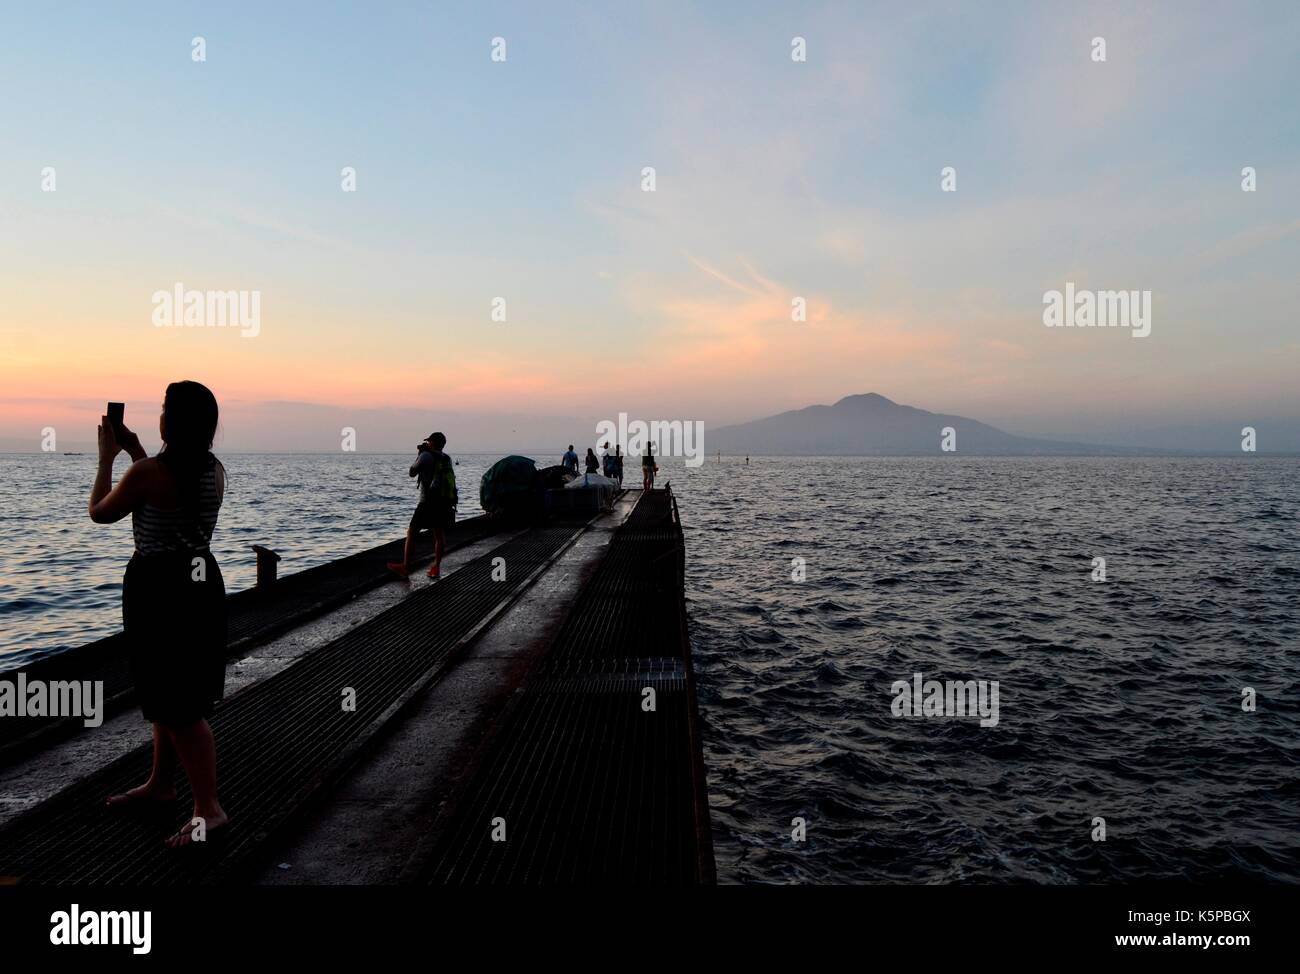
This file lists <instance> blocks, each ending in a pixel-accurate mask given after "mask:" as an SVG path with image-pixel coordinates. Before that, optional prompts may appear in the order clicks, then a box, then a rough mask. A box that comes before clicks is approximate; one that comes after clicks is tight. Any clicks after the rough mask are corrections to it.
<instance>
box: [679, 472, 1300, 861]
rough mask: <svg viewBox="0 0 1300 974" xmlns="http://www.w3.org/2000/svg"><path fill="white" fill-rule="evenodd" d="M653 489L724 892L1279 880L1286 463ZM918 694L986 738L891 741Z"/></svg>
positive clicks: (1289, 482) (1289, 600) (1295, 631)
mask: <svg viewBox="0 0 1300 974" xmlns="http://www.w3.org/2000/svg"><path fill="white" fill-rule="evenodd" d="M673 478H674V481H675V486H676V487H677V488H678V492H679V494H680V497H681V505H682V510H683V520H684V522H685V524H686V530H687V556H688V561H689V569H688V586H687V593H688V604H689V606H690V609H691V617H692V625H693V639H694V642H695V652H696V668H697V672H698V673H699V685H700V707H701V711H702V714H703V716H704V719H705V723H706V737H705V764H706V767H707V769H708V775H709V789H710V797H711V802H712V806H713V819H714V835H715V842H716V846H717V849H716V851H717V857H718V869H719V876H720V878H721V879H723V880H725V881H764V882H788V881H819V882H848V881H855V882H887V881H895V882H909V883H916V882H922V883H937V882H955V881H975V882H1001V881H1017V882H1020V881H1031V882H1048V883H1055V882H1075V883H1078V882H1128V881H1136V880H1147V879H1155V878H1185V879H1191V880H1208V879H1209V878H1211V877H1233V878H1237V879H1241V880H1245V881H1277V880H1286V881H1289V882H1296V881H1300V813H1298V811H1297V809H1298V808H1300V773H1298V772H1300V654H1298V653H1297V648H1298V647H1300V597H1298V596H1297V583H1298V582H1300V534H1298V533H1297V530H1296V529H1297V502H1298V501H1300V486H1298V484H1300V461H1297V460H1294V459H1285V460H1283V459H1269V460H1264V459H1260V460H1254V459H1252V460H1249V461H1246V460H1208V459H1205V460H1202V459H1196V460H1183V459H1177V460H1172V459H1159V460H1147V459H1122V460H1119V459H1064V460H1055V459H965V460H959V459H956V458H952V459H949V458H943V459H938V458H935V459H814V460H804V459H755V460H754V461H753V462H752V463H751V464H750V466H748V467H745V466H743V465H742V464H738V463H737V462H735V461H731V462H724V463H722V464H720V465H719V464H713V463H709V464H706V465H705V466H703V467H701V468H698V469H697V470H692V471H677V472H676V473H674V474H673ZM796 557H800V558H804V559H806V580H805V581H803V582H797V583H796V582H793V581H792V580H791V572H792V559H793V558H796ZM1094 557H1104V558H1105V559H1106V569H1107V576H1108V580H1107V581H1106V582H1092V581H1091V572H1092V559H1093V558H1094ZM917 671H920V672H923V673H924V674H925V675H926V677H927V678H931V677H934V678H938V679H975V680H990V681H991V680H997V681H999V685H1000V721H999V723H998V725H997V726H996V727H991V728H982V727H980V726H979V724H978V721H977V720H976V721H971V720H962V719H952V720H943V719H934V718H906V717H894V716H893V715H892V714H891V710H890V705H891V703H892V700H893V696H892V694H891V693H890V688H891V685H892V684H893V682H894V681H895V680H900V679H901V680H908V679H910V678H911V675H912V674H913V673H914V672H917ZM1247 686H1248V687H1253V688H1254V689H1255V690H1256V691H1257V693H1258V711H1257V712H1256V713H1253V714H1248V713H1244V712H1243V710H1242V707H1241V700H1242V696H1241V691H1242V688H1243V687H1247ZM795 817H802V818H804V819H806V821H807V829H808V839H807V842H806V843H804V844H802V845H796V844H794V843H792V842H791V841H790V832H791V824H790V823H791V819H793V818H795ZM1094 817H1101V818H1104V819H1105V825H1106V841H1105V842H1094V841H1092V834H1091V833H1092V827H1093V826H1092V821H1093V819H1094Z"/></svg>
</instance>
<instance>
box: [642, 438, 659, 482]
mask: <svg viewBox="0 0 1300 974" xmlns="http://www.w3.org/2000/svg"><path fill="white" fill-rule="evenodd" d="M658 472H659V465H658V464H656V463H655V450H654V446H653V444H651V443H646V445H645V453H643V454H642V455H641V489H642V490H654V489H655V474H656V473H658Z"/></svg>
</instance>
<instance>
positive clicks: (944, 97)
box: [0, 2, 1300, 450]
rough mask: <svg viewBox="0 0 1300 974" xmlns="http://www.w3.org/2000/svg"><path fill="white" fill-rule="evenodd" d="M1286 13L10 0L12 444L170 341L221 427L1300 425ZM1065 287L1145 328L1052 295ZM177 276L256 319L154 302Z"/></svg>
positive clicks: (1297, 256) (1295, 190) (7, 365)
mask: <svg viewBox="0 0 1300 974" xmlns="http://www.w3.org/2000/svg"><path fill="white" fill-rule="evenodd" d="M1135 7H1136V9H1134V8H1135ZM196 37H201V38H203V41H204V45H205V56H206V59H205V60H202V61H196V60H194V59H193V50H194V48H193V39H194V38H196ZM796 37H801V38H803V39H804V41H805V43H806V60H803V61H796V60H794V59H792V56H791V54H792V39H793V38H796ZM1096 37H1102V38H1104V39H1105V44H1106V59H1105V61H1097V60H1094V52H1095V50H1096V47H1095V45H1094V42H1093V39H1094V38H1096ZM494 38H503V39H504V41H505V48H504V50H505V60H493V57H492V55H493V44H494V41H493V39H494ZM1298 48H1300V5H1296V4H1295V3H1292V2H1286V3H1281V2H1279V3H1249V2H1248V3H1234V4H1222V3H1214V4H1211V3H1194V2H1184V3H1165V4H1162V3H1152V4H1142V5H1134V4H1131V3H1115V4H1106V3H1099V4H1088V5H1086V8H1085V5H1081V4H1073V3H1064V2H1062V3H1051V2H1045V3H1027V2H1025V3H1021V2H1017V3H997V2H990V3H941V2H936V3H924V2H922V3H917V4H898V3H879V4H873V3H844V4H776V3H772V4H752V3H744V4H740V3H707V4H705V3H700V4H683V3H674V2H656V3H653V4H642V3H636V4H633V3H618V4H609V5H604V4H562V3H557V4H545V5H542V4H492V3H473V4H441V3H440V4H430V3H422V4H399V3H373V4H342V3H338V4H334V3H321V2H314V3H276V4H265V3H243V2H232V3H226V4H221V5H215V4H199V3H183V2H179V3H178V2H168V3H132V4H123V5H104V4H99V3H52V4H39V5H38V4H5V5H3V6H0V84H3V90H4V91H5V92H6V93H7V95H6V97H5V98H4V99H3V100H2V101H0V290H2V293H3V295H4V311H3V314H2V315H0V449H9V450H29V449H30V450H34V449H38V448H39V443H40V438H41V435H42V430H44V429H45V428H47V427H52V428H54V429H55V430H57V431H58V435H59V437H60V439H61V442H63V443H64V444H68V445H73V444H79V443H81V442H84V441H88V440H89V439H91V438H92V437H93V433H94V425H95V423H96V422H97V417H98V415H99V414H100V412H101V411H102V407H101V403H103V402H105V401H107V400H110V399H111V400H123V401H126V402H127V404H128V406H127V419H128V423H131V422H133V421H134V422H135V423H136V424H137V427H138V428H140V429H141V431H142V432H145V431H147V430H154V427H155V421H154V416H155V415H156V412H157V404H158V402H159V401H160V399H161V396H162V392H163V389H164V387H165V385H166V383H167V382H169V381H172V380H174V379H180V378H192V379H197V380H199V381H202V382H205V383H206V384H208V385H209V386H210V387H211V388H212V389H213V390H214V392H216V394H217V396H218V398H219V400H220V401H221V403H222V407H223V422H222V441H221V443H220V444H219V445H222V446H224V448H226V449H332V448H337V447H336V444H337V443H338V442H339V439H340V429H341V427H342V426H346V425H351V426H353V427H355V428H357V429H358V430H359V433H360V435H359V448H360V449H362V450H378V449H389V448H396V447H400V448H401V449H406V448H407V446H408V445H409V442H410V440H411V436H412V435H417V438H418V437H420V436H423V435H425V434H426V433H428V432H430V430H431V429H434V428H445V429H446V430H447V432H448V435H449V437H451V440H452V443H453V445H456V444H460V445H462V449H466V450H468V449H469V448H470V447H471V446H474V447H477V446H482V447H484V448H487V447H493V446H502V447H506V446H512V445H513V446H539V445H541V442H540V441H543V440H545V441H547V442H550V441H551V440H552V439H553V438H557V437H560V438H564V439H567V440H571V441H572V440H580V438H581V436H582V435H583V434H584V433H589V432H590V428H589V424H590V423H592V422H595V421H597V420H599V419H617V417H618V415H619V413H620V412H626V413H628V414H629V415H630V416H632V417H640V418H643V419H646V420H651V419H683V420H693V421H702V422H704V423H705V427H706V429H707V428H708V426H710V425H712V426H717V425H720V424H725V423H731V422H741V421H745V420H749V419H753V418H756V417H759V416H764V415H768V414H771V413H774V412H778V411H781V410H785V409H791V408H798V407H802V406H805V405H808V404H810V403H829V402H834V401H835V400H837V399H839V398H841V397H842V396H845V395H850V394H855V393H863V392H878V393H881V394H883V395H886V396H888V397H890V398H892V399H894V400H897V401H899V402H903V403H907V404H910V405H914V406H918V407H921V408H925V409H930V410H934V411H936V412H945V413H955V414H960V415H966V416H971V417H974V418H977V419H980V420H983V421H985V422H990V423H993V424H995V425H999V426H1001V427H1003V428H1005V429H1008V430H1009V431H1012V432H1017V433H1023V434H1029V435H1070V436H1074V437H1076V438H1087V437H1089V436H1097V435H1101V434H1102V433H1103V432H1104V431H1117V430H1133V429H1135V428H1151V429H1156V428H1163V427H1180V426H1189V425H1195V424H1197V423H1204V422H1214V423H1220V424H1222V423H1227V424H1228V425H1234V424H1236V425H1240V424H1245V423H1250V422H1255V423H1260V424H1265V423H1272V424H1274V425H1275V426H1289V427H1290V428H1291V430H1292V432H1293V433H1294V431H1295V430H1297V429H1300V393H1298V392H1297V388H1300V382H1297V381H1296V377H1297V375H1298V374H1300V322H1298V320H1297V313H1296V309H1297V307H1298V306H1300V275H1298V274H1297V273H1296V269H1297V266H1300V112H1297V111H1296V102H1295V97H1296V95H1295V93H1296V91H1297V90H1300V57H1298V56H1297V54H1298V50H1297V49H1298ZM497 50H498V55H499V53H500V48H499V47H498V49H497ZM949 166H951V167H952V168H953V169H954V170H955V173H956V176H955V178H956V184H955V185H956V189H955V191H953V192H945V191H943V189H942V188H941V172H942V170H943V169H944V167H949ZM1247 166H1249V167H1253V168H1254V170H1255V172H1256V180H1257V184H1256V189H1255V191H1254V192H1243V190H1242V174H1241V173H1242V169H1243V167H1247ZM47 167H52V168H53V171H54V179H55V184H54V190H53V191H52V192H50V191H46V189H45V188H44V187H45V185H48V183H47V181H46V173H45V171H46V168H47ZM344 167H351V168H352V169H353V170H354V171H355V179H356V183H355V186H356V189H355V191H354V192H346V191H344V190H343V188H342V182H343V180H342V171H343V169H344ZM645 167H653V169H654V174H655V184H654V190H653V191H652V192H647V191H646V190H645V188H644V185H645V184H644V179H643V169H644V168H645ZM1067 281H1069V282H1075V284H1076V286H1077V287H1079V288H1090V289H1095V290H1102V289H1132V290H1149V291H1151V293H1152V326H1151V334H1150V335H1149V336H1147V337H1145V338H1134V337H1133V336H1132V335H1131V334H1130V333H1128V331H1127V330H1124V329H1097V328H1079V329H1074V328H1071V329H1057V328H1048V327H1045V326H1044V324H1043V320H1042V313H1043V296H1044V294H1045V292H1047V291H1049V290H1051V289H1062V288H1064V286H1065V283H1066V282H1067ZM177 283H181V284H183V285H184V287H186V288H192V289H197V290H200V291H209V290H212V291H231V290H237V291H246V292H249V293H250V294H251V293H253V292H256V293H257V294H258V296H259V301H260V305H259V310H260V316H259V321H258V327H257V329H256V330H257V334H256V335H255V336H248V337H246V336H245V335H244V334H242V333H241V330H240V329H236V328H216V327H213V328H187V327H160V326H157V325H156V324H155V323H154V313H155V307H156V306H155V303H154V297H153V296H154V295H155V294H156V292H159V291H165V292H170V291H171V290H172V289H173V288H174V287H175V285H176V284H177ZM497 298H502V299H504V302H505V304H504V309H505V320H504V321H502V320H493V316H492V311H493V302H494V300H495V299H497ZM795 298H802V299H803V300H804V301H805V302H806V307H807V313H806V320H804V321H796V320H792V314H791V308H792V301H793V300H794V299H795ZM246 330H247V329H246ZM142 417H143V418H142ZM458 437H459V438H458ZM154 439H155V440H156V430H155V431H154ZM146 443H147V445H148V440H146Z"/></svg>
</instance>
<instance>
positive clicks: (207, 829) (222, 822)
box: [163, 808, 230, 849]
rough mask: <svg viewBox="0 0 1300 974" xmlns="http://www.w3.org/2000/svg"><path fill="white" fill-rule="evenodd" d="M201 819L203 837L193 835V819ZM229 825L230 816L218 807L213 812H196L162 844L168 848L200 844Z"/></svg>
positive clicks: (181, 847)
mask: <svg viewBox="0 0 1300 974" xmlns="http://www.w3.org/2000/svg"><path fill="white" fill-rule="evenodd" d="M196 818H202V819H203V830H204V835H203V838H202V839H201V840H200V839H196V838H195V837H194V829H195V825H194V819H196ZM229 827H230V816H229V815H227V814H226V813H225V811H224V810H223V809H220V808H218V809H217V810H216V813H215V814H212V815H202V816H201V815H199V814H198V813H197V812H195V813H194V816H193V817H192V818H191V819H190V820H189V821H188V822H186V823H185V825H184V826H183V827H182V828H181V830H180V831H179V832H177V833H176V834H175V835H172V836H169V837H168V838H166V839H164V840H163V845H165V846H166V847H167V848H169V849H183V848H185V847H186V846H190V845H202V844H203V843H204V842H208V841H210V840H211V839H212V838H213V836H214V835H215V834H216V833H217V832H223V833H224V831H225V830H226V829H227V828H229Z"/></svg>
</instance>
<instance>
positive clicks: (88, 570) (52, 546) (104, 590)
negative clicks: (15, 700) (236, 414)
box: [0, 454, 559, 666]
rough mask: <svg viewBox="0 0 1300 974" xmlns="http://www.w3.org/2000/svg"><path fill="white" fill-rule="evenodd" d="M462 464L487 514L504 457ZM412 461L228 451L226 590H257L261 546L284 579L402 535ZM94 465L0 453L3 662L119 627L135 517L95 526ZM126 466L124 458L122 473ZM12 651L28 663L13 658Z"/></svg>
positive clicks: (466, 496)
mask: <svg viewBox="0 0 1300 974" xmlns="http://www.w3.org/2000/svg"><path fill="white" fill-rule="evenodd" d="M453 456H454V457H455V459H456V460H457V461H458V462H459V464H460V465H459V466H458V467H457V468H456V479H457V483H458V485H459V486H460V497H461V505H460V510H459V512H458V513H459V516H460V517H462V518H464V517H470V516H472V515H474V514H479V513H482V511H481V509H480V508H479V504H478V482H479V478H480V477H481V476H482V475H483V471H484V470H486V469H487V468H488V467H489V466H490V465H491V464H492V463H493V462H495V461H496V460H498V459H500V458H499V456H495V455H494V456H477V455H467V456H466V455H459V454H454V455H453ZM411 459H412V456H410V455H401V456H379V455H360V454H339V455H338V456H327V455H300V456H285V455H281V456H267V455H254V454H222V455H221V461H222V463H223V464H225V467H226V472H227V475H228V478H229V484H228V486H227V491H226V498H225V502H224V503H223V504H222V507H221V517H220V520H219V522H218V524H217V530H216V534H215V536H214V537H213V539H212V550H213V553H214V554H215V555H216V557H217V561H218V562H219V563H220V565H221V572H222V574H223V576H224V577H225V580H226V588H227V589H228V590H229V591H232V592H233V591H236V590H238V589H242V588H250V587H251V586H252V585H253V582H254V580H255V579H256V575H257V563H256V559H255V556H254V555H253V551H252V545H254V544H264V545H267V546H268V547H271V548H274V549H275V550H276V551H278V552H279V553H280V555H281V557H282V560H281V562H280V566H279V570H280V574H282V575H283V574H287V573H289V572H296V571H301V570H302V569H304V568H310V567H312V566H313V565H319V564H322V563H324V562H327V561H332V560H333V559H335V558H341V557H343V556H344V555H349V554H352V553H353V552H355V551H360V550H361V549H362V548H369V547H371V546H373V545H376V544H379V543H380V542H383V541H391V540H393V539H394V538H400V537H401V536H402V535H403V534H405V533H406V525H407V523H408V522H409V521H410V519H411V512H412V511H413V510H414V508H415V504H416V501H417V499H418V497H417V493H418V490H417V488H416V486H415V481H414V480H413V479H411V478H408V477H407V469H408V467H409V466H410V463H411ZM538 460H539V461H543V460H544V462H547V463H551V462H554V463H558V462H559V458H558V456H557V457H556V458H555V459H553V460H552V459H550V458H541V457H539V458H538ZM96 462H97V461H96V457H95V456H94V455H91V454H87V455H84V456H63V455H58V454H55V455H50V454H30V455H29V454H9V455H0V569H3V571H2V572H0V627H2V629H0V660H2V661H3V662H0V666H3V665H9V664H10V663H12V662H13V660H15V659H20V658H21V659H25V658H29V657H32V656H38V655H44V654H45V653H48V652H51V651H57V650H59V649H65V648H67V647H69V646H78V645H80V644H82V643H85V642H89V641H90V640H92V639H97V638H99V637H100V636H107V635H110V634H111V633H114V632H117V631H118V630H119V629H120V628H121V622H122V615H121V599H122V572H123V571H124V570H125V568H126V562H127V559H128V558H130V557H131V551H132V549H133V547H134V546H133V543H132V541H131V519H130V518H126V519H125V520H122V521H119V522H118V523H117V524H110V525H106V524H94V523H93V522H92V521H91V520H90V517H89V515H88V514H87V512H86V505H87V502H88V501H89V499H90V487H91V485H92V484H93V483H94V480H95V466H96ZM125 463H126V461H125V458H124V457H119V458H118V461H117V466H116V468H115V472H116V474H117V476H118V477H120V476H121V474H122V471H123V470H124V469H125ZM14 653H17V654H21V656H17V657H10V658H9V659H5V656H6V654H14Z"/></svg>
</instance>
